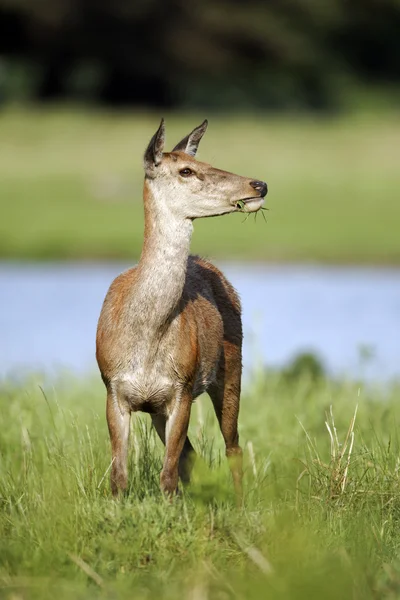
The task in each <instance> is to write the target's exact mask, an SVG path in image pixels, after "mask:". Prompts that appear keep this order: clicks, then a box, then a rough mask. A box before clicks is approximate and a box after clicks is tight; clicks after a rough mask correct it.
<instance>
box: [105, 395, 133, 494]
mask: <svg viewBox="0 0 400 600" xmlns="http://www.w3.org/2000/svg"><path fill="white" fill-rule="evenodd" d="M130 416H131V414H130V411H129V410H128V409H127V408H123V406H120V403H119V402H118V398H117V397H116V395H115V394H113V393H112V392H111V391H109V392H108V394H107V424H108V431H109V433H110V440H111V450H112V466H111V491H112V493H113V496H117V495H118V493H119V492H121V491H124V490H126V488H127V487H128V442H129V422H130Z"/></svg>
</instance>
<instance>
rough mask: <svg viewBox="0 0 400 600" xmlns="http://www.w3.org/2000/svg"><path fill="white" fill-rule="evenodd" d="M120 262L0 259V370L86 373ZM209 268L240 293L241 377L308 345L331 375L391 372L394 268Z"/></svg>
mask: <svg viewBox="0 0 400 600" xmlns="http://www.w3.org/2000/svg"><path fill="white" fill-rule="evenodd" d="M126 266H127V265H122V264H100V265H99V264H94V265H92V264H83V265H77V264H73V265H68V264H67V265H65V264H45V265H43V264H38V265H36V264H18V263H0V304H1V311H0V376H5V375H9V374H13V373H20V372H21V370H28V371H29V370H38V369H39V370H41V371H47V372H50V373H54V371H57V370H58V369H60V368H67V369H70V370H72V371H74V372H77V373H85V372H90V371H93V370H95V369H96V363H95V357H94V353H95V346H94V341H95V332H96V323H97V318H98V315H99V312H100V308H101V304H102V301H103V298H104V295H105V293H106V291H107V288H108V286H109V284H110V282H111V280H112V279H113V278H114V277H115V276H116V275H117V274H118V273H120V272H121V271H122V270H124V269H125V268H126ZM219 266H221V267H222V268H223V270H224V272H225V274H226V275H227V276H228V278H229V279H230V280H231V282H232V283H233V285H234V286H235V287H236V289H237V290H238V292H239V294H240V296H241V299H242V306H243V324H244V335H245V339H244V365H245V371H246V373H249V371H250V368H251V366H252V365H259V364H262V363H265V364H268V365H272V366H279V365H283V364H285V363H287V362H288V360H290V359H291V358H292V357H293V356H294V355H295V354H296V353H298V352H301V351H305V350H307V351H309V350H311V351H314V352H316V353H318V354H319V355H320V357H321V358H322V359H323V361H324V362H325V365H326V366H327V368H328V369H329V371H330V372H331V373H333V374H342V373H344V374H347V375H349V376H363V377H368V378H372V379H377V380H382V381H384V380H387V379H388V378H390V377H392V376H399V375H400V270H397V269H372V268H347V267H311V266H249V265H219ZM366 348H367V349H368V353H370V354H372V358H370V359H369V360H368V361H365V360H362V358H361V356H362V354H363V350H365V349H366Z"/></svg>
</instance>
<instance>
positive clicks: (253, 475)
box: [0, 374, 400, 600]
mask: <svg viewBox="0 0 400 600" xmlns="http://www.w3.org/2000/svg"><path fill="white" fill-rule="evenodd" d="M98 379H99V378H96V379H95V380H94V381H86V382H83V381H72V380H71V379H70V378H65V379H64V380H63V379H60V380H59V381H58V382H56V383H55V384H50V383H47V384H46V383H44V384H43V385H42V387H43V391H42V390H41V389H40V388H39V383H40V378H36V379H34V378H33V379H32V380H30V381H26V382H24V383H7V382H3V383H2V384H1V389H0V431H1V434H0V597H1V598H7V599H8V600H17V599H18V600H25V599H31V598H33V599H34V598H40V599H43V598H53V597H54V596H56V597H57V598H58V600H62V599H64V598H74V599H79V598H82V599H83V598H85V599H87V598H107V599H110V598H133V597H134V598H138V599H142V598H143V599H150V598H166V599H176V598H184V599H191V600H207V599H212V598H216V599H221V600H228V599H240V598H243V599H253V598H254V599H259V598H263V599H264V598H265V599H268V598H271V599H289V598H296V600H298V599H302V598H304V599H306V598H307V599H309V600H310V599H314V598H315V599H320V598H325V599H328V600H329V599H330V598H332V599H334V598H335V599H337V598H340V599H352V600H357V599H360V600H361V599H362V600H366V599H369V598H371V599H375V598H380V599H382V598H384V599H386V598H387V599H395V598H398V597H399V594H400V559H399V551H400V537H399V524H400V523H399V520H400V488H399V482H400V478H399V451H400V447H399V437H398V433H397V432H398V425H397V410H398V406H399V400H400V388H399V387H398V386H397V387H396V386H395V385H393V386H390V387H389V389H386V391H379V390H375V389H373V388H371V387H370V388H368V389H367V388H365V387H364V386H363V385H362V384H351V383H348V382H329V381H324V380H322V381H320V382H314V383H313V382H312V381H311V380H310V379H308V378H307V377H303V378H300V379H298V380H295V381H288V380H287V379H284V378H283V377H282V376H280V375H278V374H270V375H269V376H268V377H265V376H264V375H262V374H260V375H259V376H257V377H254V378H253V381H252V383H251V385H250V386H248V387H247V389H246V390H245V392H244V394H243V398H242V411H241V418H240V425H241V441H242V445H243V448H244V453H245V505H244V508H243V509H242V510H239V509H236V508H235V505H234V501H233V498H232V489H231V482H230V477H229V473H228V472H227V467H226V463H225V459H224V457H223V448H222V444H221V436H220V434H219V432H218V430H217V426H216V422H215V418H214V415H213V414H212V413H211V410H210V404H211V403H210V402H209V400H208V398H207V397H204V398H201V399H199V401H197V402H196V404H195V406H194V408H193V413H192V422H191V431H190V433H191V437H192V440H193V442H194V444H195V446H196V448H197V450H198V451H199V453H200V454H201V455H202V457H203V460H202V461H199V462H198V465H197V467H196V471H195V476H194V481H193V484H192V485H191V486H190V487H189V488H188V489H187V490H186V491H185V492H184V493H183V495H182V496H181V497H179V498H178V499H176V500H175V501H174V502H172V503H168V502H167V501H166V500H164V499H163V497H162V496H161V494H160V492H159V488H158V477H159V471H160V467H161V456H162V449H161V446H160V443H159V442H158V440H156V439H155V435H154V433H153V431H152V430H151V429H150V427H149V420H148V417H147V416H146V415H141V416H139V417H138V418H136V419H135V422H134V425H133V428H132V436H131V441H132V444H131V469H130V488H129V493H128V494H127V496H126V497H125V498H124V499H123V500H122V501H120V502H116V501H113V500H112V498H111V497H110V491H109V482H108V472H107V471H108V467H109V463H110V451H109V442H108V435H107V431H106V423H105V416H104V391H103V389H102V385H101V383H100V382H99V381H98ZM357 405H358V412H357V414H356V419H355V423H354V421H353V418H354V415H355V411H356V406H357ZM330 407H332V414H331V412H330V411H331V409H330ZM332 415H333V417H332ZM333 419H334V420H335V426H334V423H333ZM325 421H327V422H328V425H329V430H330V432H329V431H328V428H327V426H326V424H325ZM348 432H349V433H348ZM336 435H337V439H336Z"/></svg>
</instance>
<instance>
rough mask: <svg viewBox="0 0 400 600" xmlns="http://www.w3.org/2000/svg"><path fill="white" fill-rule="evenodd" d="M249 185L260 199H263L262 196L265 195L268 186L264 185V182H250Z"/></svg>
mask: <svg viewBox="0 0 400 600" xmlns="http://www.w3.org/2000/svg"><path fill="white" fill-rule="evenodd" d="M250 185H251V187H252V188H254V189H255V190H257V192H259V193H260V196H261V198H264V196H266V195H267V192H268V186H267V184H266V183H265V181H257V180H255V181H250Z"/></svg>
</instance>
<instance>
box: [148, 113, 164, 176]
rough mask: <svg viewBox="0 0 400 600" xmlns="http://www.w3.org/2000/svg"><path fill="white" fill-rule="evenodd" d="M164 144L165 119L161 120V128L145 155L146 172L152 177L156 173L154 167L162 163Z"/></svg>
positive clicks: (152, 139)
mask: <svg viewBox="0 0 400 600" xmlns="http://www.w3.org/2000/svg"><path fill="white" fill-rule="evenodd" d="M164 142H165V125H164V119H161V123H160V126H159V128H158V129H157V131H156V132H155V134H154V135H153V137H152V138H151V140H150V143H149V145H148V146H147V149H146V152H145V153H144V170H145V171H146V173H147V174H148V175H151V174H152V173H153V172H154V167H158V165H159V164H160V163H161V161H162V157H163V150H164Z"/></svg>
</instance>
